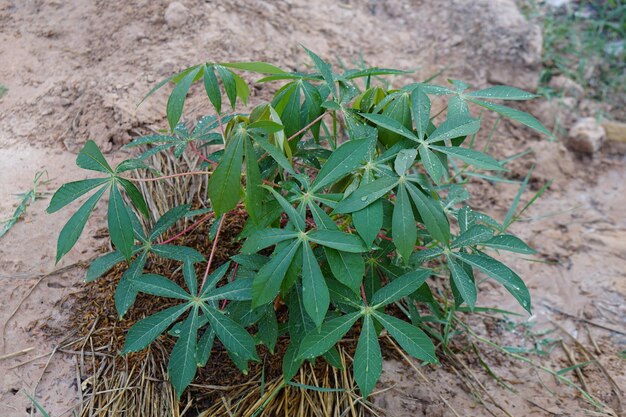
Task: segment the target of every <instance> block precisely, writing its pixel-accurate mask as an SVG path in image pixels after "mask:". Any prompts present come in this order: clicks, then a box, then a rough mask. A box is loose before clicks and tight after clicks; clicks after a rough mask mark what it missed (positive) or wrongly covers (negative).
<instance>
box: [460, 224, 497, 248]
mask: <svg viewBox="0 0 626 417" xmlns="http://www.w3.org/2000/svg"><path fill="white" fill-rule="evenodd" d="M492 237H493V231H492V230H491V229H490V228H488V227H487V226H483V225H480V224H478V225H474V226H471V227H470V228H469V229H467V230H466V231H465V232H463V233H461V235H460V236H459V237H457V238H456V239H454V241H453V242H452V247H453V248H460V247H464V246H470V245H478V244H480V243H484V242H487V241H489V240H490V239H491V238H492Z"/></svg>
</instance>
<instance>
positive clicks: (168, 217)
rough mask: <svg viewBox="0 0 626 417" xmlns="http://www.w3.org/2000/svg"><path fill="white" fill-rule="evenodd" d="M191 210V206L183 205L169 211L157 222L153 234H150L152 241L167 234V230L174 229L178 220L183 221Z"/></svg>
mask: <svg viewBox="0 0 626 417" xmlns="http://www.w3.org/2000/svg"><path fill="white" fill-rule="evenodd" d="M190 209H191V205H189V204H183V205H180V206H176V207H174V208H173V209H171V210H168V211H167V212H166V213H165V214H164V215H162V216H161V217H160V218H159V220H157V222H156V224H155V225H154V227H153V228H152V232H150V241H153V240H155V239H156V238H157V237H159V236H161V235H162V234H163V233H165V232H166V231H167V229H169V228H170V227H172V226H173V225H174V224H176V222H177V221H178V220H180V219H182V218H183V217H184V216H185V215H186V214H187V213H189V210H190Z"/></svg>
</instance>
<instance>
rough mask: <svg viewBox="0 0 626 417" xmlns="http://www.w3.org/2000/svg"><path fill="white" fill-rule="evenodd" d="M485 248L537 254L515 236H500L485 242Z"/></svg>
mask: <svg viewBox="0 0 626 417" xmlns="http://www.w3.org/2000/svg"><path fill="white" fill-rule="evenodd" d="M484 245H485V246H488V247H490V248H494V249H501V250H506V251H509V252H516V253H523V254H525V255H533V254H535V253H537V252H536V251H535V250H534V249H533V248H531V247H530V246H528V245H527V244H526V243H524V242H523V241H522V240H521V239H520V238H518V237H516V236H513V235H498V236H494V237H493V238H492V239H490V240H488V241H486V242H484Z"/></svg>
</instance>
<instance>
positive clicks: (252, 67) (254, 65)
mask: <svg viewBox="0 0 626 417" xmlns="http://www.w3.org/2000/svg"><path fill="white" fill-rule="evenodd" d="M220 65H221V66H223V67H227V68H236V69H240V70H244V71H250V72H256V73H259V74H271V75H278V74H288V73H287V72H286V71H284V70H282V69H280V68H278V67H277V66H275V65H272V64H268V63H267V62H260V61H252V62H220Z"/></svg>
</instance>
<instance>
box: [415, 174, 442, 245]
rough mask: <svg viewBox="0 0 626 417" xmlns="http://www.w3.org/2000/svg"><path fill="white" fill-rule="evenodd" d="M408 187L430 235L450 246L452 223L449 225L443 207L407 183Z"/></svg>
mask: <svg viewBox="0 0 626 417" xmlns="http://www.w3.org/2000/svg"><path fill="white" fill-rule="evenodd" d="M406 185H407V189H408V191H409V194H410V195H411V198H412V199H413V203H415V207H416V208H417V211H418V212H419V214H420V216H421V217H422V220H423V221H424V225H425V226H426V230H428V233H430V235H431V236H432V237H433V239H436V240H438V241H439V242H441V243H443V244H445V245H448V243H449V242H450V223H448V218H447V217H446V215H445V213H444V212H443V209H442V208H441V206H440V205H439V204H438V203H437V202H435V201H433V200H432V199H431V198H429V197H427V196H426V195H425V194H424V193H422V192H421V191H420V190H418V189H417V187H415V186H414V185H413V184H411V183H406Z"/></svg>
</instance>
